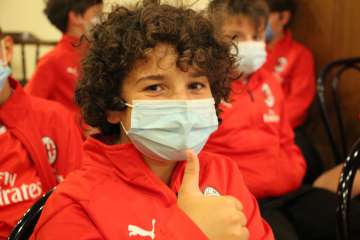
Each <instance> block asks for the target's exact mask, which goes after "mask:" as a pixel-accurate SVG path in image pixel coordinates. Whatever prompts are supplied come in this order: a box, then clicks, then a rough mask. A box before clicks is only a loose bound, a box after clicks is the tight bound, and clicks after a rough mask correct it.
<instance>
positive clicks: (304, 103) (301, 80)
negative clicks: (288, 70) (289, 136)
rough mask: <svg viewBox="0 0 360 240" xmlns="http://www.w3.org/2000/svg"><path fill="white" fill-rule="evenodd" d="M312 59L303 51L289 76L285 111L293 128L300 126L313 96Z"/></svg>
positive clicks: (313, 71)
mask: <svg viewBox="0 0 360 240" xmlns="http://www.w3.org/2000/svg"><path fill="white" fill-rule="evenodd" d="M315 88H316V83H315V70H314V59H313V56H312V54H311V52H310V51H308V50H303V51H302V53H301V54H300V56H299V57H298V60H297V61H296V66H295V67H294V71H293V72H292V74H291V76H290V81H289V93H288V94H287V96H286V99H285V111H286V112H287V114H288V118H289V121H290V123H291V126H292V127H293V128H295V127H298V126H299V125H301V124H302V123H303V122H304V120H305V117H306V113H307V110H308V108H309V106H310V104H311V103H312V101H313V98H314V96H315Z"/></svg>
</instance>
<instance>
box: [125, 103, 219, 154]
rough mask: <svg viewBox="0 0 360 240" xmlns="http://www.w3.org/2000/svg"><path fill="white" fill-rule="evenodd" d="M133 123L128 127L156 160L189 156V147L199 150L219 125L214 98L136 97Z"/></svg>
mask: <svg viewBox="0 0 360 240" xmlns="http://www.w3.org/2000/svg"><path fill="white" fill-rule="evenodd" d="M127 106H129V107H131V108H132V112H131V127H130V129H129V130H127V131H126V130H125V128H124V127H123V129H124V130H125V132H126V134H127V135H128V137H129V139H130V140H131V142H132V143H133V144H134V145H135V147H136V148H137V149H138V150H139V151H140V152H141V153H142V154H144V155H145V156H147V157H149V158H152V159H156V160H172V161H179V160H186V154H185V151H186V150H187V149H192V150H194V152H195V153H197V154H198V153H199V152H200V151H201V149H202V148H203V147H204V145H205V143H206V141H207V139H208V138H209V136H210V135H211V133H213V132H214V131H215V130H216V129H217V127H218V119H217V115H216V110H215V105H214V99H212V98H211V99H201V100H135V101H133V104H127Z"/></svg>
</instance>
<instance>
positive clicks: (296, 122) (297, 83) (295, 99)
mask: <svg viewBox="0 0 360 240" xmlns="http://www.w3.org/2000/svg"><path fill="white" fill-rule="evenodd" d="M264 68H266V69H267V70H268V71H270V72H272V73H273V74H274V76H275V77H276V78H277V79H278V80H279V81H280V82H281V84H282V88H283V91H284V95H285V111H286V112H287V115H288V118H289V120H290V123H291V126H292V127H293V128H296V127H298V126H300V125H302V124H303V123H304V122H305V120H306V116H307V110H308V108H309V106H310V104H311V103H312V101H313V98H314V96H315V90H316V89H315V85H316V83H315V69H314V59H313V56H312V54H311V52H310V51H309V50H308V49H307V48H305V47H304V46H303V45H301V44H300V43H298V42H296V41H294V40H293V38H292V36H291V33H290V32H288V31H287V32H285V35H284V37H283V38H282V39H281V40H280V41H278V42H277V43H276V44H275V45H274V48H273V49H272V50H270V49H268V58H267V61H266V63H265V65H264Z"/></svg>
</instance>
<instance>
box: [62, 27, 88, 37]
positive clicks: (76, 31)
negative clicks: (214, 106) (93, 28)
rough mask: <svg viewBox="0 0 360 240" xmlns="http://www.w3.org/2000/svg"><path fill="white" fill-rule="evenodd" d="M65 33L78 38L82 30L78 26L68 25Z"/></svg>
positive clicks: (82, 32)
mask: <svg viewBox="0 0 360 240" xmlns="http://www.w3.org/2000/svg"><path fill="white" fill-rule="evenodd" d="M65 34H66V35H68V36H72V37H77V38H79V37H81V36H82V35H83V34H84V31H83V30H82V29H80V28H78V27H69V28H68V29H67V31H66V33H65Z"/></svg>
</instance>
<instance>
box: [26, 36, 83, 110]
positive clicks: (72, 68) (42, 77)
mask: <svg viewBox="0 0 360 240" xmlns="http://www.w3.org/2000/svg"><path fill="white" fill-rule="evenodd" d="M78 42H79V39H78V38H75V37H72V36H68V35H63V37H62V39H61V40H60V41H59V42H58V44H57V45H56V47H55V48H54V49H53V50H52V51H50V52H49V53H47V54H46V55H44V56H43V57H42V58H41V59H40V61H39V63H38V65H37V68H36V70H35V73H34V75H33V76H32V78H31V80H30V81H29V83H28V84H27V86H26V88H25V90H26V92H28V93H30V94H31V95H33V96H37V97H41V98H45V99H48V100H53V101H56V102H59V103H61V104H63V105H64V106H65V107H67V108H68V109H70V110H72V111H74V112H78V108H77V106H76V105H75V104H74V91H75V87H76V82H77V79H78V76H79V66H80V60H81V56H82V53H83V50H82V48H80V47H74V44H76V43H78Z"/></svg>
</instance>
